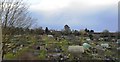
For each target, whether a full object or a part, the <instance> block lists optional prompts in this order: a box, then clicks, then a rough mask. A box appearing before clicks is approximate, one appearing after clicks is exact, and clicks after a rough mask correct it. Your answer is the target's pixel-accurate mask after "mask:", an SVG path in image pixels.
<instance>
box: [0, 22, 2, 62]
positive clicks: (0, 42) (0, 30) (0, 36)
mask: <svg viewBox="0 0 120 62" xmlns="http://www.w3.org/2000/svg"><path fill="white" fill-rule="evenodd" d="M0 62H2V22H1V20H0Z"/></svg>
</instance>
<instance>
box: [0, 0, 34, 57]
mask: <svg viewBox="0 0 120 62" xmlns="http://www.w3.org/2000/svg"><path fill="white" fill-rule="evenodd" d="M27 10H28V6H27V5H26V4H25V3H24V1H23V0H0V21H1V22H2V31H3V32H2V34H3V47H2V49H3V54H2V58H3V57H4V55H5V54H6V53H7V52H9V50H12V48H14V47H16V46H14V47H10V48H9V47H8V44H9V43H10V42H9V40H10V39H11V37H12V36H11V35H12V34H13V33H14V31H13V30H12V29H11V27H22V28H28V27H30V26H31V25H32V23H33V18H32V17H31V16H30V14H29V12H28V11H27ZM9 46H10V45H9ZM11 46H13V45H11Z"/></svg>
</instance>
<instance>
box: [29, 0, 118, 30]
mask: <svg viewBox="0 0 120 62" xmlns="http://www.w3.org/2000/svg"><path fill="white" fill-rule="evenodd" d="M118 1H119V0H29V3H30V4H31V5H30V9H29V11H30V12H31V15H32V16H33V17H34V18H36V19H38V20H37V21H36V23H37V26H42V27H43V28H45V27H48V28H49V29H57V30H61V29H63V27H64V25H65V24H68V25H69V26H70V27H71V29H77V30H80V29H85V28H88V29H93V30H95V31H103V30H104V29H108V30H109V31H117V29H118Z"/></svg>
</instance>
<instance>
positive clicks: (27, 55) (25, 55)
mask: <svg viewBox="0 0 120 62" xmlns="http://www.w3.org/2000/svg"><path fill="white" fill-rule="evenodd" d="M34 46H35V45H32V46H30V47H28V50H27V51H25V52H24V53H22V54H21V56H20V57H18V59H19V60H37V57H36V56H35V55H34V54H33V52H32V51H31V49H33V50H34V48H32V47H34Z"/></svg>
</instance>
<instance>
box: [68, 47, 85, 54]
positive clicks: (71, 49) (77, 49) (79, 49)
mask: <svg viewBox="0 0 120 62" xmlns="http://www.w3.org/2000/svg"><path fill="white" fill-rule="evenodd" d="M68 51H69V52H71V53H83V52H84V48H83V46H69V47H68Z"/></svg>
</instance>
